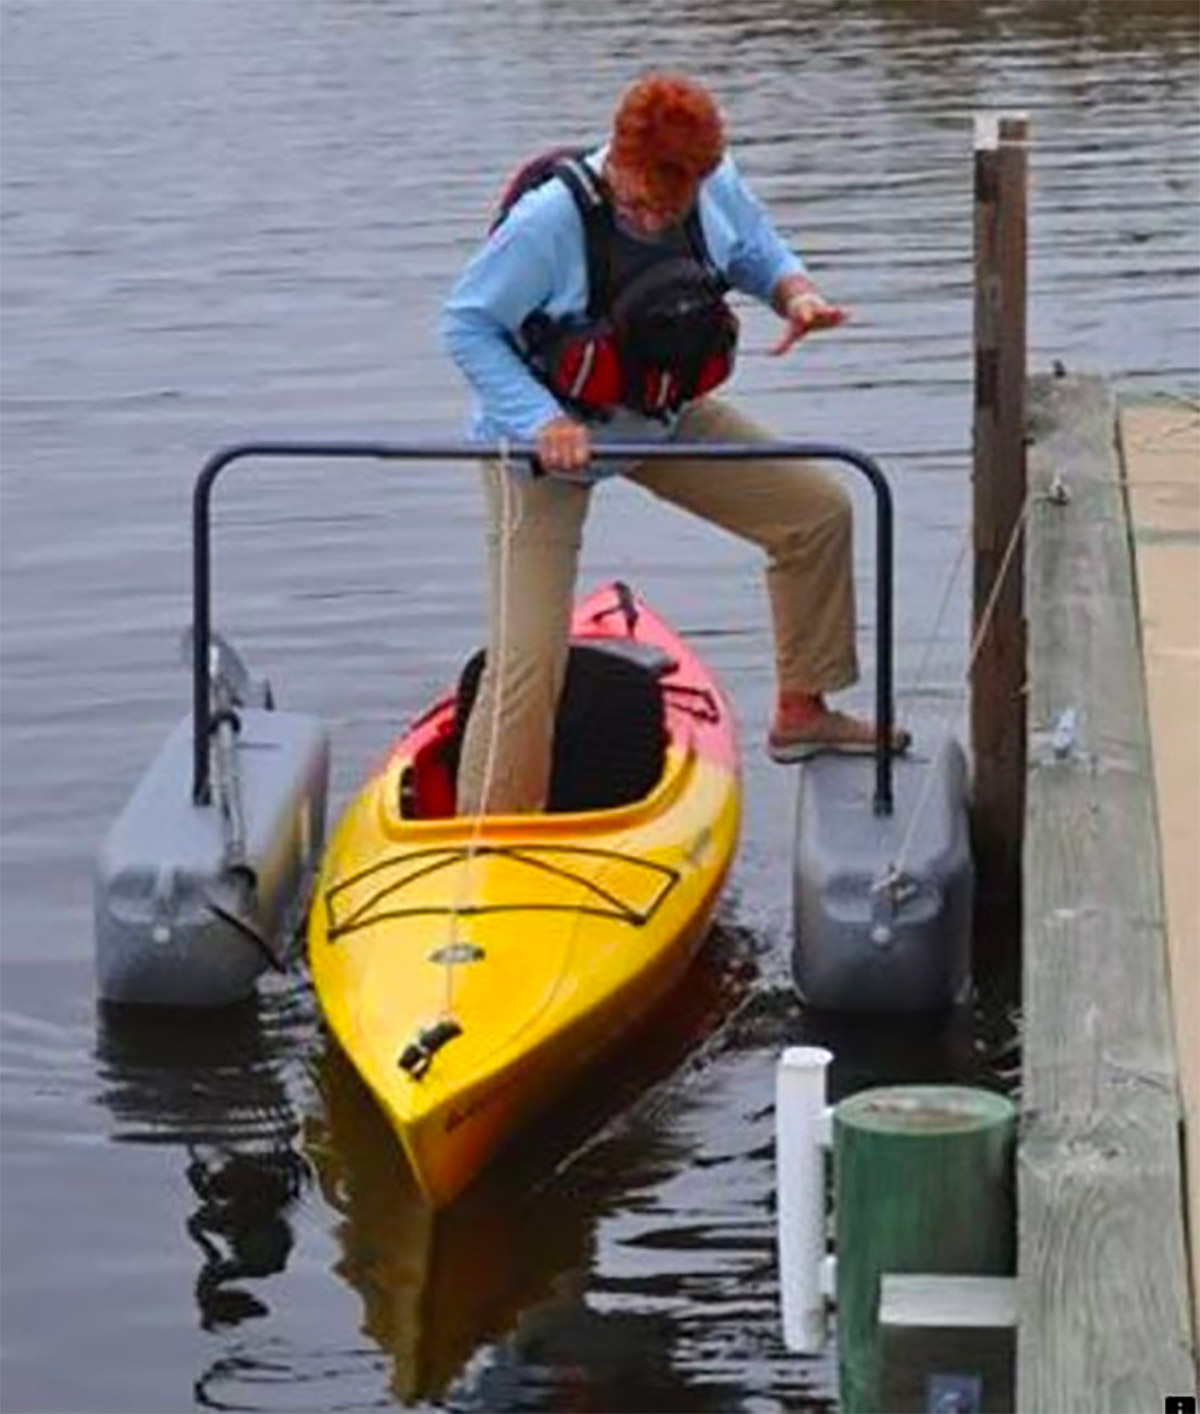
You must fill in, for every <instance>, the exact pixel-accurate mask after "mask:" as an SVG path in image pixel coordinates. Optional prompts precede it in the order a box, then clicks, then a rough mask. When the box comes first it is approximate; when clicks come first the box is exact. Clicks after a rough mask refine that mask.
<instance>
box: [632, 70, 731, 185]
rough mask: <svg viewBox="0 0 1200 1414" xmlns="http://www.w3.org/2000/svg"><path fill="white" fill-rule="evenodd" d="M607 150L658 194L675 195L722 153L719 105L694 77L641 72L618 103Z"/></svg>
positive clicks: (709, 168)
mask: <svg viewBox="0 0 1200 1414" xmlns="http://www.w3.org/2000/svg"><path fill="white" fill-rule="evenodd" d="M609 154H610V156H611V158H612V160H613V162H614V163H615V164H616V165H617V166H619V167H622V168H624V169H625V170H626V171H632V172H636V173H638V174H639V175H640V176H641V177H642V179H643V182H644V184H645V185H646V186H647V187H648V188H650V189H651V190H653V191H654V192H655V193H656V194H658V195H660V196H662V197H664V198H666V199H671V198H673V197H678V196H680V195H681V194H683V193H686V192H687V191H688V190H689V189H690V188H691V187H692V186H693V184H694V183H695V182H696V181H697V180H698V179H701V178H704V177H707V176H708V175H709V173H710V172H712V171H713V170H714V169H715V168H716V167H717V165H718V164H719V163H720V161H721V158H722V157H723V156H724V154H725V130H724V125H723V123H722V121H721V113H720V110H719V109H718V107H717V105H716V102H715V100H714V99H713V97H712V95H711V94H710V93H709V91H708V90H707V89H706V88H705V87H704V86H703V85H702V84H700V83H697V82H696V80H695V79H690V78H688V77H686V76H685V75H684V74H672V73H652V74H645V75H643V76H642V77H641V78H640V79H637V80H635V81H634V82H633V83H632V84H630V86H629V87H628V88H627V89H626V90H625V92H624V94H623V95H622V97H621V101H620V103H619V104H618V105H617V111H616V113H615V115H614V117H613V133H612V145H611V147H610V148H609Z"/></svg>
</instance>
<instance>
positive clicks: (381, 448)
mask: <svg viewBox="0 0 1200 1414" xmlns="http://www.w3.org/2000/svg"><path fill="white" fill-rule="evenodd" d="M535 455H536V448H534V447H532V446H529V445H527V444H515V445H513V446H510V447H500V446H496V445H493V444H491V443H478V442H395V443H392V442H286V441H281V442H242V443H238V444H236V445H234V446H230V447H224V448H222V450H221V451H219V452H216V453H214V454H213V455H212V456H211V457H209V459H208V461H207V462H205V464H204V467H203V469H202V470H201V472H200V475H199V476H198V477H197V478H196V486H195V490H194V492H193V496H192V552H193V553H192V570H193V576H192V591H193V592H192V619H193V632H192V677H193V681H192V702H193V735H192V763H193V765H192V799H193V800H194V801H195V803H196V804H197V805H204V804H207V802H208V801H209V798H210V789H209V736H210V734H211V709H210V703H209V679H208V658H209V640H210V636H211V618H210V607H211V606H210V599H211V553H210V513H209V512H210V504H211V500H212V487H213V483H214V482H215V481H216V479H217V477H218V476H219V475H220V473H221V472H222V471H223V470H224V469H225V467H227V466H228V465H229V464H230V463H231V462H235V461H240V460H243V459H245V458H248V457H309V458H312V457H323V458H329V459H340V458H345V457H368V458H371V459H373V460H376V461H496V460H500V459H501V458H509V459H511V460H513V461H530V462H532V460H533V458H534V457H535ZM592 456H593V458H594V459H595V460H597V461H650V460H658V461H694V460H697V459H700V458H703V459H704V460H705V461H758V460H775V459H777V458H795V459H800V458H803V459H805V460H808V461H833V462H844V463H845V464H846V465H848V466H852V467H854V468H855V470H857V471H860V472H862V474H863V475H864V476H865V477H866V478H867V480H868V481H870V483H871V486H872V488H873V490H874V492H875V511H876V514H875V559H876V570H875V637H876V658H875V721H876V735H875V797H874V809H875V813H876V814H877V815H890V814H891V813H892V768H891V752H890V750H889V742H890V738H891V734H892V543H893V528H892V522H893V516H892V493H891V488H890V487H889V486H888V483H887V478H886V477H885V476H884V474H883V472H882V471H881V470H880V468H879V465H878V464H877V463H876V462H875V460H874V459H873V458H872V457H869V456H867V455H866V454H865V453H864V452H859V451H855V450H854V449H853V448H851V447H840V446H836V445H833V444H828V443H822V442H747V443H742V442H736V443H730V442H714V443H707V444H701V445H697V444H695V443H680V442H666V443H640V442H638V443H623V444H609V445H600V446H594V447H593V448H592Z"/></svg>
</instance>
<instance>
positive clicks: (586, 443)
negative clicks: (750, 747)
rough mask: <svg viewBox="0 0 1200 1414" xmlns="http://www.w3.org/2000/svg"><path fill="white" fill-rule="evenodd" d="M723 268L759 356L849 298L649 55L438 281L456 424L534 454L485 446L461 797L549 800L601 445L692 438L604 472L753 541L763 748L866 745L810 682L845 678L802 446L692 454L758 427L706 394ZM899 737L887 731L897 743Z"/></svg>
mask: <svg viewBox="0 0 1200 1414" xmlns="http://www.w3.org/2000/svg"><path fill="white" fill-rule="evenodd" d="M542 175H544V174H542ZM724 286H729V287H732V288H735V289H737V290H739V291H741V292H743V293H745V294H748V295H750V296H753V297H755V298H757V299H759V300H761V301H763V302H764V303H767V304H769V305H770V307H771V308H772V309H773V310H774V311H775V313H776V314H778V315H779V316H780V318H781V319H783V321H784V324H785V328H784V330H783V331H782V333H781V335H780V338H779V340H778V342H777V343H776V344H775V346H774V348H773V349H772V353H773V354H776V355H781V354H784V353H786V352H787V351H788V350H789V349H790V348H791V347H792V346H793V345H794V344H795V343H796V342H797V341H798V340H799V339H801V338H803V337H805V335H807V334H810V333H812V332H814V331H815V330H820V329H831V328H834V327H836V326H837V325H839V324H841V323H842V322H843V320H844V319H845V318H846V314H845V311H844V310H842V309H840V308H838V307H837V306H836V305H833V304H830V303H829V302H828V301H827V300H825V299H824V298H823V297H822V296H821V295H820V294H819V293H818V291H817V290H816V288H815V286H814V285H813V283H812V281H811V280H810V279H809V278H808V276H807V275H806V274H805V271H804V266H803V263H802V262H801V260H800V259H799V257H798V256H796V255H795V254H794V253H793V252H791V251H790V250H788V248H787V247H786V246H785V245H784V244H783V242H782V241H781V240H780V238H779V236H778V235H777V234H776V232H775V231H774V230H773V228H772V227H771V224H770V222H769V220H768V218H767V216H766V214H765V212H764V211H763V209H762V207H761V206H760V205H759V204H758V202H757V201H756V200H755V198H754V197H753V195H752V194H751V193H750V191H749V190H748V188H747V187H746V185H745V183H744V182H743V181H742V178H741V176H740V174H739V173H738V170H737V167H736V165H735V164H734V162H733V159H732V157H730V156H729V155H728V154H727V152H726V149H725V136H724V128H723V124H722V120H721V115H720V112H719V110H718V108H717V105H716V103H715V102H714V100H713V98H712V96H711V95H710V94H709V93H708V91H707V90H706V89H705V88H704V87H703V86H702V85H701V84H699V83H697V82H696V81H695V80H693V79H690V78H687V77H684V76H681V75H676V74H649V75H647V76H645V77H643V78H641V79H639V80H637V81H636V82H635V83H634V84H633V85H632V86H631V87H630V88H629V89H628V90H627V91H626V93H625V94H624V95H623V97H622V99H621V101H620V104H619V105H618V107H617V110H616V113H615V115H614V119H613V130H612V137H611V140H610V142H609V143H608V144H607V146H605V147H603V148H601V149H599V150H598V151H596V152H594V153H589V154H587V156H586V157H585V158H583V159H580V160H576V161H574V162H569V163H564V164H562V165H561V166H560V167H558V168H556V169H554V175H553V177H552V178H551V179H549V180H544V181H541V182H540V183H539V184H537V185H535V186H533V187H532V189H530V190H528V191H527V192H525V193H524V194H523V195H522V196H521V197H520V199H519V200H517V201H516V203H515V204H514V205H513V206H512V208H511V209H510V210H508V211H507V213H506V214H505V215H504V217H503V219H502V220H501V221H500V223H499V224H498V226H497V227H496V228H495V229H494V230H493V232H492V234H491V236H490V237H489V239H488V241H487V243H486V244H485V245H484V246H483V248H482V249H481V250H480V251H478V252H477V253H476V254H475V256H474V257H473V258H472V259H471V261H470V262H469V263H468V265H467V267H466V269H465V270H464V271H463V273H462V275H461V277H460V278H459V280H458V282H457V284H456V285H455V288H454V290H453V292H452V293H451V295H450V298H449V301H448V302H447V304H446V308H445V311H444V314H443V320H442V332H443V337H444V340H445V343H446V346H447V348H448V349H449V351H450V353H451V355H452V356H453V358H454V359H455V361H456V362H457V364H458V365H459V367H460V368H461V369H462V371H463V373H464V374H465V375H466V377H467V379H468V381H469V382H470V384H471V385H472V387H473V388H474V390H475V392H476V394H477V397H478V408H477V412H476V416H475V420H474V428H473V430H474V435H476V436H477V437H479V438H480V439H481V440H488V441H495V440H497V439H500V438H507V439H511V440H513V441H520V442H530V443H534V444H536V447H537V452H538V460H539V462H540V464H541V469H542V470H543V471H544V472H545V473H546V474H545V475H544V476H542V477H531V476H530V475H529V474H528V473H527V472H526V471H525V470H524V469H522V470H520V471H513V470H508V471H503V470H501V471H499V472H497V470H496V468H495V465H494V464H491V465H490V469H489V475H488V476H487V478H486V481H485V485H486V488H487V505H488V517H489V526H490V530H489V540H488V543H489V560H490V572H491V613H490V620H491V622H490V648H489V652H488V658H487V667H486V669H485V671H484V674H483V679H482V682H481V684H480V689H479V694H478V696H477V698H476V702H475V706H474V709H473V711H472V713H471V717H470V720H469V723H468V727H467V731H466V736H465V740H464V743H463V750H462V756H461V761H460V767H459V776H458V801H459V810H460V811H461V812H462V813H464V814H472V813H484V812H488V813H494V814H502V813H510V812H522V811H536V810H540V809H542V808H544V805H545V799H546V791H547V785H548V780H549V772H550V759H551V751H552V746H553V733H554V719H555V711H556V708H557V704H558V699H559V695H560V692H561V689H562V683H563V677H564V673H565V666H566V660H567V639H568V631H569V623H570V614H571V606H572V600H573V595H574V588H575V576H576V569H577V565H578V558H579V548H580V543H581V533H582V527H583V522H584V517H585V515H586V511H587V506H588V501H589V498H590V495H591V489H592V484H593V482H594V480H595V479H596V474H595V473H594V471H593V469H592V468H591V465H590V463H591V453H592V447H593V445H594V444H595V443H597V442H604V443H605V444H609V443H618V444H619V443H621V442H643V443H644V442H652V441H658V440H662V439H671V440H674V441H677V442H681V443H686V444H692V443H695V444H697V454H696V459H695V460H694V461H693V460H691V459H690V458H689V459H686V460H681V461H675V460H672V461H647V462H642V463H640V464H625V465H623V466H621V467H620V470H621V472H622V474H623V475H624V476H626V477H627V478H628V479H629V480H631V481H634V482H636V483H638V484H639V485H641V486H644V487H646V488H647V489H648V490H650V491H652V492H653V493H654V494H655V495H657V496H659V497H661V498H663V499H664V500H667V501H670V502H672V503H673V504H675V505H679V506H682V507H684V508H685V509H687V510H690V511H693V512H694V513H695V514H697V515H700V516H702V517H703V518H704V519H706V520H709V521H711V522H712V523H714V524H716V525H720V526H723V527H724V528H725V529H727V530H730V531H732V532H733V533H734V534H735V535H739V536H742V537H743V538H745V539H747V540H750V541H752V542H753V543H755V544H757V545H760V546H761V547H762V548H763V549H764V550H765V552H766V555H767V586H768V592H769V596H770V602H771V611H772V626H773V629H774V641H775V657H776V671H777V679H778V699H777V706H776V711H775V715H774V720H773V722H772V725H771V729H770V734H769V737H768V750H769V751H770V753H771V755H772V757H773V758H774V759H776V760H778V761H781V762H791V761H798V760H802V759H804V758H805V757H807V756H811V755H813V754H815V753H816V752H818V751H839V752H869V751H870V750H871V749H872V746H873V744H874V734H875V729H874V724H873V723H872V722H870V721H865V720H862V719H860V718H857V717H852V716H849V715H847V714H846V713H843V712H838V711H835V710H834V709H832V708H831V707H829V706H828V704H827V703H826V701H825V695H826V694H827V693H830V692H834V691H837V690H838V689H840V688H844V687H848V686H849V685H850V684H852V683H853V682H854V681H856V679H857V676H858V668H857V661H856V654H855V642H854V584H853V577H852V558H851V537H852V526H851V510H850V503H849V499H848V497H847V496H846V494H845V492H844V491H843V490H842V488H841V486H840V484H839V483H838V482H837V481H836V480H835V479H834V478H832V477H831V476H829V475H827V474H826V473H825V472H824V471H822V470H821V469H819V468H818V467H816V466H813V465H811V464H808V463H803V462H799V461H794V460H790V461H770V460H767V459H764V460H762V461H749V462H741V463H738V464H737V465H736V466H730V465H727V464H722V463H718V462H713V461H709V462H705V461H704V460H703V449H702V444H703V443H705V442H754V441H763V442H765V441H769V440H771V438H770V437H769V435H768V434H767V433H766V432H765V431H764V430H763V429H761V428H760V427H758V426H756V425H755V424H754V423H753V422H751V421H750V420H749V419H748V418H746V417H745V416H743V415H742V414H741V413H739V412H738V411H736V410H735V409H734V408H733V407H731V406H730V405H729V404H728V403H726V402H724V401H723V400H721V399H719V398H716V397H713V396H711V389H712V387H714V386H716V385H717V384H719V383H720V382H721V381H722V380H723V379H724V377H725V376H727V374H728V372H729V370H730V368H731V366H732V353H733V344H734V343H735V342H736V320H734V319H733V316H732V314H731V313H730V311H729V310H728V306H727V305H725V303H724V300H723V287H724ZM605 465H606V467H607V468H609V469H611V465H612V464H611V463H606V464H605ZM907 744H908V735H907V733H905V732H902V731H897V732H896V734H895V737H894V740H893V747H894V749H896V750H903V749H904V748H905V747H906V746H907ZM485 794H486V799H485V798H484V797H485Z"/></svg>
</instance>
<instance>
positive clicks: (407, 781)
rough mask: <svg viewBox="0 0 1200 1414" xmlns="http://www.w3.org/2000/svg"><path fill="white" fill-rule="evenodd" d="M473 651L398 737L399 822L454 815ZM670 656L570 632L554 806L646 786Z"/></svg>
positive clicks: (603, 806)
mask: <svg viewBox="0 0 1200 1414" xmlns="http://www.w3.org/2000/svg"><path fill="white" fill-rule="evenodd" d="M484 661H485V660H484V654H483V652H482V651H481V652H479V653H476V654H475V655H474V656H473V657H472V658H471V659H470V661H469V662H468V663H467V665H466V667H465V668H464V669H463V672H462V675H461V677H460V678H459V682H458V687H457V691H456V692H455V695H454V696H453V697H450V698H446V699H444V700H443V701H442V702H440V703H438V704H437V706H436V707H434V708H433V709H432V711H431V712H430V713H429V714H428V715H427V716H426V717H425V718H424V719H423V720H422V721H420V722H418V723H417V724H416V726H415V727H414V728H413V730H412V731H411V732H410V733H409V734H408V735H407V736H406V737H405V739H404V742H403V743H402V748H401V749H402V751H403V754H404V756H405V757H406V758H407V759H406V762H405V764H404V765H403V767H402V769H401V771H400V778H399V782H398V787H397V809H398V812H399V815H400V818H401V819H402V820H404V821H422V820H447V819H451V818H453V817H454V816H455V813H456V806H455V788H454V782H455V777H456V775H457V772H458V762H459V758H460V755H461V752H462V742H463V735H464V732H465V730H466V725H467V721H468V718H469V716H470V713H471V711H472V710H473V707H474V704H475V699H476V696H477V693H478V689H479V682H480V678H481V676H482V674H483V669H484ZM675 666H676V665H675V662H674V660H673V659H672V658H671V657H670V656H669V655H668V654H667V653H665V652H663V651H662V650H661V649H658V648H657V647H656V646H655V645H653V644H647V643H643V642H639V641H635V640H631V639H624V638H593V639H577V640H573V641H572V643H571V646H570V649H569V653H568V660H567V673H566V680H565V682H564V686H563V692H562V698H561V701H560V705H559V713H558V719H557V723H556V727H555V736H554V755H553V759H552V763H551V778H550V796H549V801H548V804H547V808H546V811H545V813H546V814H551V815H561V814H577V813H581V812H590V811H601V810H613V809H617V808H619V807H621V806H626V805H631V804H633V803H634V802H636V801H639V800H644V799H645V798H646V797H648V796H649V795H651V794H652V793H653V792H654V790H655V787H656V786H657V785H658V784H659V782H660V781H661V780H662V777H663V772H664V769H665V766H666V760H667V746H668V742H669V731H668V720H667V712H666V707H665V702H664V682H663V679H664V677H665V676H666V675H667V674H669V673H670V672H672V671H673V670H674V668H675Z"/></svg>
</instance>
